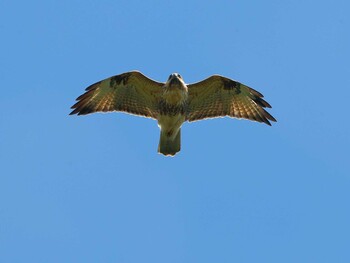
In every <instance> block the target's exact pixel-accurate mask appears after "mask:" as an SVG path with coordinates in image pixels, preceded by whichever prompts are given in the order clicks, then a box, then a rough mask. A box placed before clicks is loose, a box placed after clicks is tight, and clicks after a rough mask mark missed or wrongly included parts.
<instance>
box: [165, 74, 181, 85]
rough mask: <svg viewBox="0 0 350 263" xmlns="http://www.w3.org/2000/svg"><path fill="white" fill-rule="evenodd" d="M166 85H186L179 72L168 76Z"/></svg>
mask: <svg viewBox="0 0 350 263" xmlns="http://www.w3.org/2000/svg"><path fill="white" fill-rule="evenodd" d="M165 85H166V86H167V87H173V86H174V87H183V86H186V85H185V82H184V81H183V79H182V77H181V75H180V74H179V73H173V74H171V75H170V76H169V78H168V81H167V82H166V84H165Z"/></svg>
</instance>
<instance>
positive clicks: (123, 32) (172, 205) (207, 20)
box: [0, 0, 350, 263]
mask: <svg viewBox="0 0 350 263" xmlns="http://www.w3.org/2000/svg"><path fill="white" fill-rule="evenodd" d="M349 10H350V3H349V1H345V0H344V1H341V0H336V1H335V0H332V1H331V0H329V1H322V0H321V1H311V0H304V1H277V0H267V1H243V0H237V1H233V0H230V1H199V0H198V1H180V0H179V1H160V0H159V1H141V0H140V1H135V0H123V1H118V0H117V1H107V0H99V1H92V0H86V1H78V0H69V1H68V0H60V1H58V0H57V1H53V0H46V1H38V0H33V1H13V0H12V1H9V0H2V1H1V2H0V31H1V42H0V47H1V48H0V50H1V51H0V74H1V96H0V104H1V106H0V109H1V111H0V164H1V165H0V171H1V175H0V262H4V263H7V262H9V263H17V262H35V263H40V262H43V263H47V262H49V263H51V262H57V263H61V262H84V263H86V262H117V263H119V262H120V263H124V262H125V263H136V262H137V263H139V262H152V263H158V262H159V263H164V262H167V263H173V262H174V263H178V262H185V263H187V262H188V263H190V262H191V263H192V262H200V263H207V262H208V263H212V262H220V263H226V262H227V263H231V262H259V263H260V262H268V263H273V262H278V263H280V262H287V263H288V262H293V263H294V262H318V263H319V262H350V252H349V247H350V224H349V222H350V207H349V201H350V190H349V189H350V158H349V149H350V148H349V147H350V138H349V134H350V125H349V106H348V105H349V96H350V92H349V88H350V78H349V76H350V62H349V61H350V51H349V50H350V49H349V47H350V18H349ZM135 69H136V70H140V71H141V72H143V73H145V74H146V75H147V76H149V77H151V78H152V79H156V80H159V81H166V79H167V77H168V75H169V74H170V73H172V72H179V73H181V75H182V76H183V78H184V79H185V81H186V82H187V83H192V82H197V81H199V80H201V79H203V78H205V77H207V76H209V75H212V74H221V75H224V76H227V77H230V78H233V79H236V80H239V81H240V82H242V83H245V84H247V85H249V86H251V87H253V88H255V89H257V90H259V91H260V92H262V93H263V94H264V95H265V98H266V100H267V101H268V102H269V103H270V104H271V105H272V106H273V108H272V109H271V110H270V112H271V114H272V115H273V116H275V117H276V118H277V119H278V122H277V123H276V124H274V125H273V126H272V127H269V126H267V125H263V124H260V123H254V122H249V121H244V120H235V119H228V118H224V119H215V120H208V121H202V122H196V123H191V124H188V123H186V124H184V126H183V128H182V150H181V152H180V154H179V155H177V156H176V157H175V158H165V157H163V156H161V155H159V154H157V144H158V139H159V129H158V127H157V124H156V122H155V121H153V120H150V119H145V118H139V117H135V116H131V115H126V114H123V113H111V114H93V115H88V116H83V117H82V116H79V117H78V116H68V114H69V112H70V109H69V108H70V106H71V105H72V104H73V103H74V101H75V98H76V97H77V96H78V95H80V94H81V93H82V92H83V91H84V89H85V87H87V86H88V85H90V84H92V83H94V82H96V81H98V80H101V79H103V78H106V77H109V76H111V75H115V74H119V73H122V72H126V71H130V70H135Z"/></svg>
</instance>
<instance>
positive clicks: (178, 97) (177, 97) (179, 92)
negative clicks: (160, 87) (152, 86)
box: [163, 87, 188, 105]
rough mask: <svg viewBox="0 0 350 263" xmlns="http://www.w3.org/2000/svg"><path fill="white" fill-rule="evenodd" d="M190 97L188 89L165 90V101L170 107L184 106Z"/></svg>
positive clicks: (174, 88) (173, 88)
mask: <svg viewBox="0 0 350 263" xmlns="http://www.w3.org/2000/svg"><path fill="white" fill-rule="evenodd" d="M187 97H188V93H187V89H183V88H180V87H179V88H177V87H172V88H167V89H164V93H163V100H164V101H165V102H166V103H167V104H169V105H179V104H183V103H184V102H185V101H186V100H187Z"/></svg>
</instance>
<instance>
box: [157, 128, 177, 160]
mask: <svg viewBox="0 0 350 263" xmlns="http://www.w3.org/2000/svg"><path fill="white" fill-rule="evenodd" d="M171 137H172V136H169V135H168V134H167V132H165V131H162V130H161V131H160V139H159V146H158V152H159V153H161V154H164V155H166V156H174V155H175V154H176V153H177V152H179V151H180V149H181V129H180V130H179V132H178V133H177V135H176V137H175V138H174V139H173V140H172V138H171Z"/></svg>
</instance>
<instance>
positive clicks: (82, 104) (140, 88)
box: [70, 71, 164, 119]
mask: <svg viewBox="0 0 350 263" xmlns="http://www.w3.org/2000/svg"><path fill="white" fill-rule="evenodd" d="M163 85H164V83H160V82H156V81H153V80H151V79H149V78H147V77H146V76H145V75H143V74H142V73H140V72H138V71H132V72H127V73H123V74H120V75H116V76H113V77H110V78H108V79H104V80H101V81H99V82H97V83H95V84H93V85H91V86H89V87H88V88H86V92H85V93H84V94H83V95H81V96H79V97H78V98H77V101H78V102H77V103H76V104H74V105H73V106H72V109H74V110H73V111H72V112H71V113H70V115H72V114H78V115H85V114H89V113H94V112H110V111H123V112H127V113H131V114H135V115H140V116H144V117H149V118H154V119H155V118H157V111H158V107H157V105H158V101H159V98H160V96H161V92H162V86H163Z"/></svg>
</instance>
